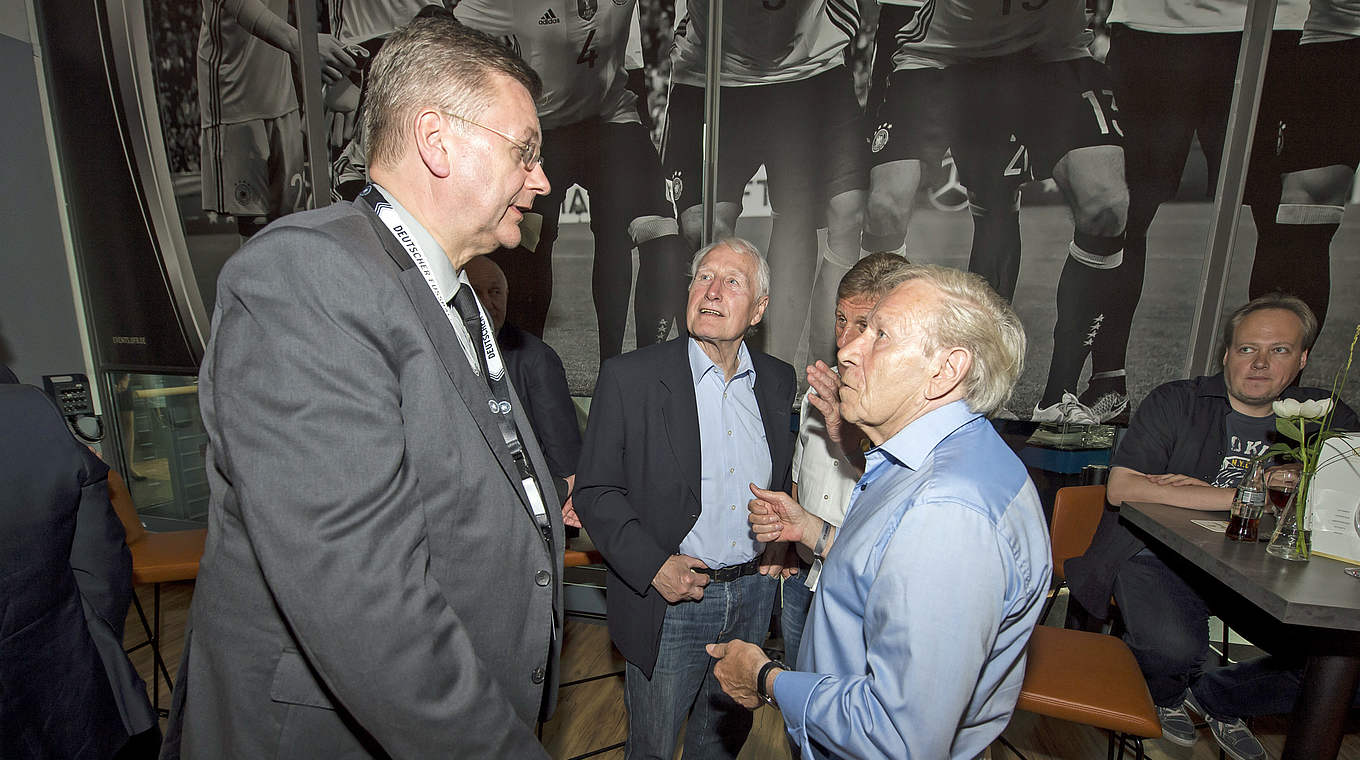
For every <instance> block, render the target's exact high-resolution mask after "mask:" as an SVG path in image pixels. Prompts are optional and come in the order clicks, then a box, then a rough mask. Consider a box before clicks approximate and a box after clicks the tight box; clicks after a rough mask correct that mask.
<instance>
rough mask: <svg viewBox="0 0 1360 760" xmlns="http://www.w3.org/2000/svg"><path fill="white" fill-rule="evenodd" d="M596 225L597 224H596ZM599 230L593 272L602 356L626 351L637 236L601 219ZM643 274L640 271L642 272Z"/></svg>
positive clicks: (591, 285)
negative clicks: (634, 243) (634, 242)
mask: <svg viewBox="0 0 1360 760" xmlns="http://www.w3.org/2000/svg"><path fill="white" fill-rule="evenodd" d="M591 226H592V228H594V227H596V225H594V224H592V225H591ZM598 226H599V229H594V232H595V259H594V263H593V265H592V267H591V272H590V289H591V298H592V300H593V302H594V304H595V324H596V326H597V327H598V328H599V341H600V359H601V360H604V359H608V358H609V357H611V356H616V355H618V354H619V353H620V352H622V351H623V336H624V334H625V333H627V331H628V297H629V296H630V295H632V292H633V238H632V237H630V236H629V234H628V231H627V230H625V229H624V228H623V227H621V226H620V225H618V224H617V223H612V220H611V221H605V220H603V219H602V220H601V222H600V224H599V225H598ZM639 276H640V275H639Z"/></svg>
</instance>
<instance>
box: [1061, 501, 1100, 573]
mask: <svg viewBox="0 0 1360 760" xmlns="http://www.w3.org/2000/svg"><path fill="white" fill-rule="evenodd" d="M1104 512H1105V486H1068V487H1067V488H1059V489H1058V494H1057V496H1056V497H1054V499H1053V523H1052V525H1050V526H1049V530H1048V532H1049V536H1050V538H1051V540H1052V544H1053V578H1054V579H1055V580H1066V579H1067V575H1066V573H1065V572H1064V571H1063V562H1064V561H1065V560H1069V559H1071V558H1073V557H1080V556H1081V555H1083V554H1085V553H1086V549H1087V548H1088V547H1089V546H1090V545H1091V539H1092V538H1095V535H1096V528H1097V527H1098V526H1099V525H1100V516H1101V514H1103V513H1104Z"/></svg>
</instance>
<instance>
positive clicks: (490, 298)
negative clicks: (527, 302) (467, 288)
mask: <svg viewBox="0 0 1360 760" xmlns="http://www.w3.org/2000/svg"><path fill="white" fill-rule="evenodd" d="M463 271H464V272H467V276H468V282H470V283H472V290H473V292H474V293H476V294H477V300H479V301H481V302H482V306H484V307H486V313H487V314H490V315H491V321H492V322H494V323H495V324H496V329H497V330H499V329H501V326H502V325H504V324H505V304H506V300H507V299H508V298H509V297H510V286H509V284H508V283H506V281H505V273H504V272H502V271H501V268H500V267H498V266H496V262H494V261H492V260H491V259H488V258H487V257H485V256H476V257H474V258H473V259H472V260H471V261H469V262H468V263H467V265H466V266H464V267H463Z"/></svg>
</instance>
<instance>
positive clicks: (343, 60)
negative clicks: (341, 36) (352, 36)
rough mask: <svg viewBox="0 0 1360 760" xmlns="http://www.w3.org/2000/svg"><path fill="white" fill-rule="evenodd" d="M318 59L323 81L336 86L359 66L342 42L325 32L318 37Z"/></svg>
mask: <svg viewBox="0 0 1360 760" xmlns="http://www.w3.org/2000/svg"><path fill="white" fill-rule="evenodd" d="M316 53H317V58H319V59H320V60H321V81H322V82H324V83H325V84H335V83H336V82H337V81H339V80H340V78H341V77H344V76H347V75H348V74H349V72H350V71H351V70H352V69H353V68H354V67H355V66H357V65H358V62H357V61H355V60H354V56H352V55H350V53H349V51H348V50H346V49H345V46H344V45H341V44H340V40H337V39H336V38H334V37H332V36H331V35H329V34H325V33H324V32H323V33H321V34H318V35H317V36H316Z"/></svg>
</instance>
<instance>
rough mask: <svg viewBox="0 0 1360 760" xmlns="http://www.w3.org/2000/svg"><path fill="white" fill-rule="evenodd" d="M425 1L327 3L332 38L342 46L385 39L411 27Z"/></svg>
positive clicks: (339, 0)
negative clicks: (399, 30)
mask: <svg viewBox="0 0 1360 760" xmlns="http://www.w3.org/2000/svg"><path fill="white" fill-rule="evenodd" d="M428 4H429V3H428V0H330V6H331V8H330V13H331V35H332V36H334V37H335V38H336V39H337V40H340V43H341V44H342V45H351V44H355V43H360V42H367V41H369V40H371V39H374V38H377V37H384V38H385V37H387V36H388V35H390V34H392V32H394V31H396V28H397V27H399V26H405V25H407V24H409V23H411V19H413V18H415V17H416V14H417V13H419V12H420V9H421V8H423V7H425V6H426V5H428Z"/></svg>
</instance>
